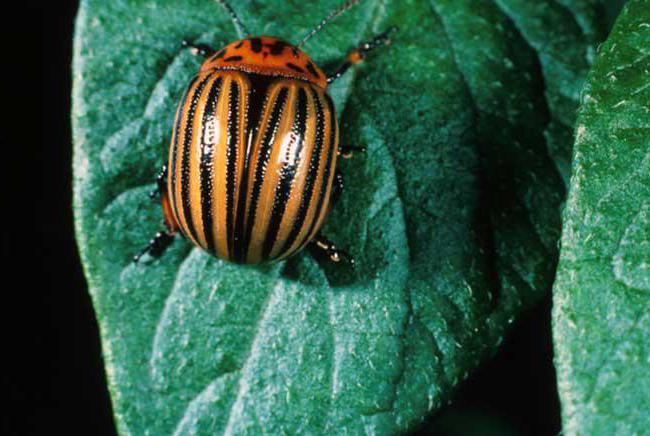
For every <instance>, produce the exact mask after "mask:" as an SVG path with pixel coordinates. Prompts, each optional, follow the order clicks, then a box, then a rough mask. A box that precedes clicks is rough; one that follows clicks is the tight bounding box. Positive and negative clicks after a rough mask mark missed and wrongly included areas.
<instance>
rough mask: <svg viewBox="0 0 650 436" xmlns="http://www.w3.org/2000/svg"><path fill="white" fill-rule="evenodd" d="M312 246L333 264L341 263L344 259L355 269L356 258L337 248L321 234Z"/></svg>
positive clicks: (312, 242)
mask: <svg viewBox="0 0 650 436" xmlns="http://www.w3.org/2000/svg"><path fill="white" fill-rule="evenodd" d="M311 244H312V245H313V246H314V247H315V248H316V249H318V250H320V251H322V252H323V253H325V254H326V255H327V257H329V258H330V260H331V261H332V262H340V261H341V259H344V260H345V261H346V262H347V263H348V264H349V265H350V266H351V267H352V268H354V258H352V256H350V255H349V254H348V252H347V251H345V250H340V249H338V248H336V245H334V244H333V243H332V241H330V240H329V239H327V238H325V237H323V236H322V235H321V234H320V233H319V234H318V235H316V237H315V238H314V240H313V241H311Z"/></svg>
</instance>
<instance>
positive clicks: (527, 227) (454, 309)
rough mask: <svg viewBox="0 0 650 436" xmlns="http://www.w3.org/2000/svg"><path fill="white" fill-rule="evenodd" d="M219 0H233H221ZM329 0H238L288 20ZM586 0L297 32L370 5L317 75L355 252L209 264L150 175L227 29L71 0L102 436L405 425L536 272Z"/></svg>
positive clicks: (585, 44) (323, 48) (322, 54)
mask: <svg viewBox="0 0 650 436" xmlns="http://www.w3.org/2000/svg"><path fill="white" fill-rule="evenodd" d="M233 3H234V4H235V2H233ZM338 4H339V2H338V0H328V1H321V2H317V3H316V2H314V3H309V4H307V3H305V2H304V1H297V0H295V1H285V0H282V1H280V0H277V1H276V0H269V1H264V2H262V1H259V0H257V1H255V0H249V1H237V2H236V4H235V7H236V9H237V11H238V12H239V13H240V15H241V18H242V20H243V21H244V22H245V23H246V24H247V26H248V28H249V29H250V30H251V31H252V32H254V33H257V34H271V35H277V36H280V37H283V38H285V39H288V40H289V41H294V42H295V41H297V40H298V38H299V37H301V36H302V35H304V34H305V33H306V32H307V31H308V30H309V29H310V28H311V27H312V26H313V25H315V24H316V23H318V22H319V21H320V19H321V18H322V17H324V16H325V15H327V13H328V12H329V11H331V10H332V9H333V8H334V7H335V6H337V5H338ZM600 8H601V5H599V4H597V3H596V2H595V1H593V0H582V1H581V0H574V1H569V0H540V1H535V2H530V1H528V0H435V1H424V0H407V1H397V0H386V1H380V0H367V1H364V2H362V4H360V5H359V6H357V7H355V8H354V9H353V10H351V11H350V12H349V13H348V14H346V15H345V16H342V17H340V18H338V19H337V20H336V22H334V23H333V24H332V25H331V26H330V27H329V28H328V29H327V30H325V31H323V32H322V33H321V34H320V35H319V36H317V37H316V38H314V39H313V40H311V41H310V42H309V43H308V44H307V45H306V47H305V49H306V51H307V53H309V54H310V55H311V56H312V57H313V58H314V59H315V61H316V62H317V63H318V64H319V65H321V66H325V67H329V68H331V67H333V66H336V65H337V64H338V62H340V60H341V58H342V57H343V56H344V54H345V53H346V52H347V50H348V49H349V48H351V47H353V46H354V45H356V44H358V43H359V42H361V41H362V40H364V39H365V38H368V37H370V36H371V35H373V34H375V33H378V32H380V31H383V30H384V29H386V28H387V27H389V26H391V25H397V26H398V27H399V28H400V30H399V32H398V33H397V34H396V35H395V37H394V44H393V45H391V46H390V47H387V48H384V49H381V50H378V51H377V52H376V53H373V54H372V55H371V56H370V57H369V58H368V59H367V61H366V62H364V64H363V65H361V66H359V67H355V68H354V70H353V71H350V72H349V73H348V74H346V75H345V76H344V77H343V78H342V79H341V80H340V81H339V82H338V83H337V84H336V86H334V87H333V88H332V89H331V93H332V95H333V98H334V100H335V104H336V107H337V111H338V113H339V115H340V119H341V131H342V142H343V143H345V144H351V145H355V146H363V147H366V149H367V150H368V151H367V153H366V154H365V155H364V156H361V157H359V156H357V158H355V159H354V160H352V161H349V162H343V163H342V164H341V167H342V171H343V173H344V175H345V176H346V187H347V189H346V191H345V192H344V193H343V195H342V198H341V201H340V202H339V204H337V205H336V207H335V208H334V210H333V211H332V213H331V214H330V217H329V219H328V223H327V225H326V227H325V229H324V234H326V235H327V236H328V237H329V238H331V239H332V240H334V241H336V242H338V245H339V246H343V247H345V248H347V249H348V250H349V251H350V252H351V253H352V254H353V255H354V256H355V258H356V260H357V265H358V267H357V269H356V270H355V271H350V270H347V269H345V268H341V267H335V266H332V265H327V264H326V263H319V262H317V261H315V260H314V258H313V257H312V256H310V254H309V253H308V252H306V253H302V254H300V255H299V256H297V257H295V258H292V259H290V260H289V261H287V262H285V263H280V264H276V265H271V266H266V267H239V266H234V265H230V264H226V263H224V262H221V261H219V260H217V259H214V258H211V257H210V256H208V255H206V254H204V253H202V252H201V251H199V250H198V249H195V248H192V247H191V246H190V244H189V243H188V242H187V241H185V240H183V239H182V238H180V237H179V238H178V240H176V241H175V242H174V244H173V245H172V246H171V247H170V249H169V250H168V251H167V252H166V253H165V255H164V256H162V257H161V258H159V259H155V260H154V259H151V258H149V259H147V260H144V261H143V262H142V263H140V264H137V265H135V264H133V263H132V262H131V258H132V256H133V254H135V253H136V252H137V251H138V250H139V249H140V248H141V247H142V246H143V245H144V244H146V242H147V240H148V239H149V238H150V237H151V236H152V235H153V234H154V233H155V232H156V231H157V230H158V229H160V228H161V212H160V207H159V205H157V204H155V203H152V202H151V201H150V200H149V198H148V197H147V192H148V191H149V190H151V189H154V187H155V183H154V179H155V174H156V171H157V168H159V166H160V165H161V164H162V163H163V162H164V161H165V159H166V155H167V149H168V144H169V140H170V135H171V126H172V117H173V114H174V111H175V107H176V104H177V102H178V99H179V98H180V96H181V93H182V91H183V88H184V87H185V86H186V85H187V83H188V82H189V80H190V79H191V77H192V76H193V75H194V74H195V73H196V71H197V69H198V66H199V65H200V60H199V59H196V58H194V57H193V56H192V55H191V54H190V53H189V52H188V51H187V50H182V49H181V47H180V44H179V42H180V41H181V40H182V39H184V38H189V39H193V40H195V41H198V42H202V43H208V44H211V45H213V46H215V47H218V46H220V45H223V44H225V43H227V42H230V41H232V40H234V39H236V34H235V31H234V28H233V26H232V23H231V22H230V21H229V19H228V17H227V14H225V13H224V11H223V10H222V9H221V8H220V7H219V6H218V5H216V4H215V3H214V2H212V1H210V0H182V1H181V0H174V1H172V0H157V1H153V0H151V1H135V0H131V1H125V0H120V1H118V0H116V1H111V2H105V1H99V0H82V1H81V6H80V10H79V15H78V18H77V28H76V37H75V50H74V53H75V55H74V66H73V68H74V95H73V104H74V110H73V127H74V141H75V153H74V174H75V186H74V202H75V220H76V229H77V238H78V243H79V247H80V252H81V257H82V261H83V263H84V267H85V272H86V276H87V279H88V284H89V289H90V293H91V295H92V299H93V304H94V307H95V311H96V314H97V319H98V322H99V325H100V330H101V336H102V346H103V354H104V360H105V365H106V374H107V378H108V384H109V389H110V392H111V396H112V401H113V407H114V413H115V418H116V424H117V426H118V430H119V431H120V433H122V434H125V435H126V434H135V435H140V434H152V435H161V434H172V433H176V434H221V433H225V434H259V433H262V432H265V433H272V434H277V433H286V434H294V433H310V434H321V433H327V432H332V431H336V432H337V433H344V432H347V433H350V434H359V433H374V434H391V433H398V432H402V431H405V430H407V429H411V428H413V427H414V426H415V425H417V423H418V422H420V421H421V420H422V419H423V417H424V416H426V414H427V413H429V412H430V411H433V410H436V409H438V408H439V407H440V406H441V405H442V404H443V403H444V402H446V401H447V400H448V399H449V397H450V394H451V393H452V392H453V390H454V387H455V386H456V385H457V384H458V383H459V382H460V381H461V380H463V379H465V378H466V377H467V376H468V374H469V373H470V372H471V371H472V370H473V369H474V368H476V367H477V366H478V365H479V364H480V363H481V361H483V360H484V359H486V358H487V357H489V356H490V355H492V354H493V353H494V352H495V351H496V349H497V347H498V345H499V343H500V342H501V340H502V337H503V335H504V334H505V332H506V330H507V328H508V326H509V325H510V324H511V323H512V322H513V320H514V319H515V318H516V317H517V315H518V314H519V313H520V312H521V311H522V310H524V309H525V308H527V307H530V306H531V305H532V304H533V303H534V302H535V301H536V300H538V299H539V298H540V297H541V296H542V295H543V294H544V293H545V292H547V291H548V289H550V286H551V282H552V278H553V274H554V269H555V264H556V260H557V247H556V245H557V240H558V239H559V236H560V212H559V211H560V207H561V204H562V201H563V198H564V192H565V184H564V180H566V179H567V178H568V177H567V174H568V169H569V158H570V155H571V151H570V149H571V145H572V144H571V126H573V124H574V122H575V119H574V112H575V109H576V107H577V102H578V96H579V90H580V88H581V86H582V83H583V80H584V77H585V75H586V71H587V70H588V68H589V64H590V60H591V57H592V55H593V53H594V47H595V43H596V41H598V40H599V38H600V37H601V36H602V34H601V28H602V26H601V24H600V22H599V17H602V14H601V10H600Z"/></svg>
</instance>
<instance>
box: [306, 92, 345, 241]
mask: <svg viewBox="0 0 650 436" xmlns="http://www.w3.org/2000/svg"><path fill="white" fill-rule="evenodd" d="M323 96H324V97H325V101H326V102H327V109H328V111H329V114H330V134H329V137H328V138H327V141H328V144H329V153H328V154H327V162H326V163H325V173H324V174H323V181H322V183H321V185H320V194H319V196H318V204H317V206H316V215H314V221H312V223H311V228H310V229H309V232H308V233H307V234H308V235H311V233H312V232H313V231H314V228H315V227H316V223H318V219H319V217H320V215H321V212H322V210H323V205H324V203H325V194H326V193H327V188H328V186H329V179H330V171H331V170H332V159H333V158H334V153H336V151H337V150H335V144H336V118H335V117H336V114H335V113H334V104H333V103H332V99H331V98H330V96H329V95H327V94H323ZM305 242H308V241H305Z"/></svg>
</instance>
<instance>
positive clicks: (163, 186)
mask: <svg viewBox="0 0 650 436" xmlns="http://www.w3.org/2000/svg"><path fill="white" fill-rule="evenodd" d="M156 184H157V185H158V187H157V188H156V189H154V190H153V191H151V192H149V198H151V199H152V200H153V199H155V198H156V196H158V195H160V196H162V194H163V192H165V191H166V190H167V165H163V166H162V167H161V168H160V171H159V172H158V175H157V176H156Z"/></svg>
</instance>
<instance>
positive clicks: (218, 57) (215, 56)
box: [210, 48, 226, 61]
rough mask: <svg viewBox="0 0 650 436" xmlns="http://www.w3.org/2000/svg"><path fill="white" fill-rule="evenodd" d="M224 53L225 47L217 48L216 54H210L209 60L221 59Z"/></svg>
mask: <svg viewBox="0 0 650 436" xmlns="http://www.w3.org/2000/svg"><path fill="white" fill-rule="evenodd" d="M225 54H226V49H225V48H222V49H221V50H219V51H218V52H217V54H216V55H214V56H212V59H210V60H212V61H216V60H217V59H221V58H222V57H223V55H225Z"/></svg>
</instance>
